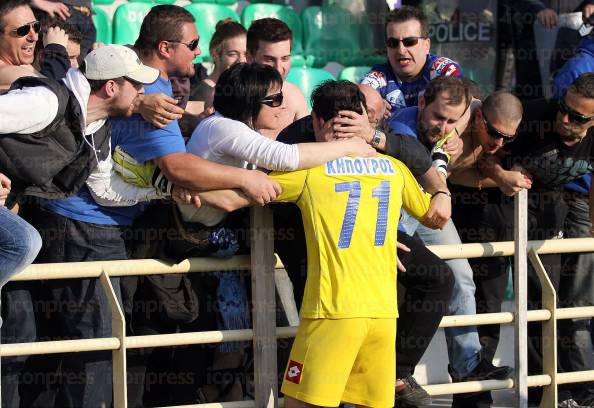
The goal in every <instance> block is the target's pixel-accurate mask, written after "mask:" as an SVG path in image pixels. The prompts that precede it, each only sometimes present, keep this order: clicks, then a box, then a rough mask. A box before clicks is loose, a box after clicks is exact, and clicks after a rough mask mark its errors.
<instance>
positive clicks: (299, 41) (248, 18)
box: [241, 3, 303, 55]
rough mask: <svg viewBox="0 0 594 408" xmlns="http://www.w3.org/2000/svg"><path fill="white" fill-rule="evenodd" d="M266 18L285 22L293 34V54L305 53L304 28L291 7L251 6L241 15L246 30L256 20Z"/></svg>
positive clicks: (276, 5) (262, 4)
mask: <svg viewBox="0 0 594 408" xmlns="http://www.w3.org/2000/svg"><path fill="white" fill-rule="evenodd" d="M265 17H274V18H277V19H279V20H281V21H284V22H285V23H286V24H287V25H288V26H289V28H290V29H291V31H292V32H293V49H292V50H291V54H293V55H299V54H302V53H303V28H302V25H301V20H300V19H299V15H297V13H296V12H295V10H293V9H292V8H291V7H285V6H282V5H280V4H265V3H259V4H250V5H249V6H247V7H246V8H245V9H243V13H242V15H241V21H242V23H243V25H244V27H245V28H249V27H250V26H251V25H252V22H253V21H254V20H259V19H261V18H265Z"/></svg>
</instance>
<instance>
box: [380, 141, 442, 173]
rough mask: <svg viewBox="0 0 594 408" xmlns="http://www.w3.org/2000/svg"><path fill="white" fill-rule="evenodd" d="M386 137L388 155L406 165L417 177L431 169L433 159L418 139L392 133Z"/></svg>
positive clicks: (385, 144) (385, 145) (385, 147)
mask: <svg viewBox="0 0 594 408" xmlns="http://www.w3.org/2000/svg"><path fill="white" fill-rule="evenodd" d="M385 136H386V138H385V143H384V149H385V152H386V154H387V155H388V156H392V157H394V158H395V159H398V160H400V161H401V162H402V163H404V164H405V165H406V167H408V168H409V169H410V171H411V173H412V174H413V175H414V176H415V177H422V176H423V175H424V174H425V173H426V172H427V171H428V170H429V169H430V168H431V157H430V156H429V153H428V152H427V149H425V147H424V146H423V145H422V144H421V142H419V141H418V140H417V139H414V138H412V137H410V136H405V135H395V134H391V133H387V134H385Z"/></svg>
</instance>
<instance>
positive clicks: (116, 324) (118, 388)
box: [99, 270, 128, 408]
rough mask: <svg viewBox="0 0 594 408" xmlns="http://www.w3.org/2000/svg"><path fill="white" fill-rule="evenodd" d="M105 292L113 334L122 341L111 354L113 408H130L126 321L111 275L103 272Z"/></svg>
mask: <svg viewBox="0 0 594 408" xmlns="http://www.w3.org/2000/svg"><path fill="white" fill-rule="evenodd" d="M99 280H100V281H101V285H102V286H103V290H104V291H105V294H106V295H107V300H108V301H109V306H110V307H111V333H112V336H114V337H117V338H118V339H119V340H120V347H119V348H118V349H116V350H113V351H112V352H111V354H112V368H111V369H112V373H113V374H112V383H113V406H114V407H115V408H126V407H127V406H128V396H127V389H128V387H127V384H126V320H125V319H124V313H123V311H122V308H121V307H120V303H119V302H118V298H117V296H116V293H115V291H114V289H113V286H112V285H111V280H110V279H109V275H108V274H107V273H106V272H105V270H104V271H103V273H102V274H101V276H100V277H99Z"/></svg>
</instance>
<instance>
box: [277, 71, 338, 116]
mask: <svg viewBox="0 0 594 408" xmlns="http://www.w3.org/2000/svg"><path fill="white" fill-rule="evenodd" d="M327 79H336V78H334V76H333V75H332V74H331V73H330V72H328V71H325V70H323V69H319V68H291V70H290V71H289V74H288V75H287V81H289V82H291V83H293V84H295V85H297V86H298V87H299V88H300V89H301V91H302V92H303V94H304V95H305V98H306V99H307V105H308V106H309V109H310V110H311V102H310V100H309V99H310V96H311V93H312V92H313V90H314V89H315V87H316V86H318V85H319V84H321V83H322V82H324V81H325V80H327Z"/></svg>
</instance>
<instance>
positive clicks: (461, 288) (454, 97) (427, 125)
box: [389, 77, 511, 381]
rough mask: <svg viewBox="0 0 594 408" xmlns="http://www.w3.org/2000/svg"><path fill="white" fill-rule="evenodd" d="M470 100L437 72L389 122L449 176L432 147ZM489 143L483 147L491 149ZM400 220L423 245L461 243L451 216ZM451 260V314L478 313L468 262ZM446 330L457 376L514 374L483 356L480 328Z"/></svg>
mask: <svg viewBox="0 0 594 408" xmlns="http://www.w3.org/2000/svg"><path fill="white" fill-rule="evenodd" d="M470 103H471V95H470V92H469V91H468V88H467V86H466V84H465V83H464V81H462V80H461V79H459V78H455V77H439V78H436V79H434V80H433V81H431V82H430V83H429V86H428V87H427V89H426V91H425V93H424V95H422V96H420V97H419V106H418V107H411V108H406V109H403V110H401V111H399V112H398V113H397V114H396V115H394V116H393V117H392V119H391V120H390V122H389V125H390V126H391V127H392V130H393V132H394V133H395V134H400V135H403V136H402V137H415V138H418V139H419V141H420V142H421V143H423V144H424V145H425V147H426V148H427V155H429V154H430V151H431V150H433V154H432V156H433V157H432V158H433V160H434V164H436V165H437V166H438V168H439V167H441V170H442V172H443V173H442V174H444V178H445V176H447V169H444V168H443V162H444V161H446V159H447V158H448V157H449V156H448V155H446V154H444V153H443V152H441V151H439V149H434V148H435V147H436V146H437V147H439V145H440V143H443V141H444V140H446V139H447V138H449V137H451V136H452V135H455V133H456V127H457V126H459V125H460V122H461V120H462V118H463V117H464V116H465V114H466V112H467V110H468V109H469V107H470ZM477 116H478V115H477ZM486 142H488V140H486ZM486 142H485V146H482V148H485V147H486V148H487V149H490V147H489V144H488V143H486ZM466 144H467V145H470V143H466ZM467 149H468V147H467ZM475 149H476V147H475ZM471 151H472V149H471ZM467 152H468V150H467ZM452 159H453V161H454V162H458V161H459V160H460V158H459V157H458V156H455V157H454V158H452ZM402 223H403V225H404V228H405V230H406V232H407V233H408V234H410V235H413V234H415V232H416V233H417V234H418V235H419V236H420V238H421V239H422V240H423V242H424V243H425V245H440V244H441V245H444V244H460V243H461V241H460V238H459V236H458V232H457V230H456V227H455V226H454V224H453V222H451V221H450V222H448V224H446V226H445V227H444V228H442V229H440V230H432V229H430V228H426V227H424V226H422V225H419V224H418V223H417V222H416V221H414V220H412V219H411V218H410V217H408V216H407V214H404V215H403V222H402ZM447 264H448V265H449V267H450V268H451V269H452V272H453V273H454V278H455V281H456V282H455V285H454V291H453V294H452V298H451V301H450V305H449V309H450V310H449V314H451V315H459V314H463V315H464V314H471V315H472V314H475V313H476V303H475V298H474V293H475V284H474V281H473V272H472V269H471V268H470V265H469V263H468V261H467V260H466V259H455V260H449V261H447ZM445 333H446V337H447V340H448V341H447V343H448V354H449V358H450V367H449V371H450V375H451V376H452V379H453V380H454V381H471V380H484V379H504V378H507V377H508V376H509V375H510V374H511V368H510V367H507V366H502V367H496V366H493V364H492V363H491V361H490V360H489V359H488V358H487V357H486V356H485V354H484V353H483V350H482V346H481V343H480V341H479V337H478V333H477V330H476V327H474V326H471V327H457V328H447V329H446V330H445Z"/></svg>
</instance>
